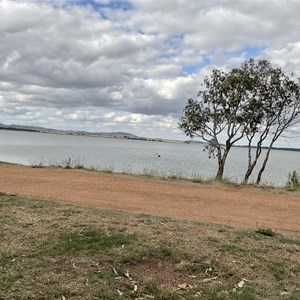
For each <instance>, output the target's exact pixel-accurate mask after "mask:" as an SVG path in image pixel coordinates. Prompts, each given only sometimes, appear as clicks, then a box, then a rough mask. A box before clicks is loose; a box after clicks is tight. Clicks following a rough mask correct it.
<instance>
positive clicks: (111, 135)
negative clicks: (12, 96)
mask: <svg viewBox="0 0 300 300" xmlns="http://www.w3.org/2000/svg"><path fill="white" fill-rule="evenodd" d="M1 129H2V130H17V131H29V132H39V133H51V134H66V135H84V136H99V137H109V138H117V139H130V140H145V141H156V142H167V141H172V142H180V141H175V140H168V139H160V138H147V137H140V136H137V135H135V134H132V133H128V132H122V131H117V132H89V131H74V130H58V129H52V128H45V127H37V126H26V125H15V124H11V125H5V124H2V123H0V130H1Z"/></svg>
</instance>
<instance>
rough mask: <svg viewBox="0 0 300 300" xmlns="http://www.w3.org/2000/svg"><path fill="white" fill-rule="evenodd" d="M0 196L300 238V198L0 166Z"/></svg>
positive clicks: (279, 193)
mask: <svg viewBox="0 0 300 300" xmlns="http://www.w3.org/2000/svg"><path fill="white" fill-rule="evenodd" d="M0 192H5V193H11V194H17V195H21V196H28V197H34V198H40V199H51V200H55V201H62V202H65V203H71V204H76V205H84V206H92V207H101V208H108V209H117V210H124V211H132V212H138V213H146V214H152V215H158V216H169V217H174V218H178V219H188V220H197V221H204V222H212V223H218V224H227V225H230V226H235V227H244V228H255V227H270V228H272V229H273V230H275V231H281V232H290V233H297V234H298V233H300V193H299V192H297V193H287V192H282V191H278V190H271V191H266V190H262V189H257V188H253V187H232V186H230V187H229V186H221V185H202V184H195V183H189V182H176V181H164V180H157V179H145V178H142V177H134V176H125V175H116V174H103V173H98V172H88V171H82V170H63V169H34V168H30V167H23V166H15V165H0Z"/></svg>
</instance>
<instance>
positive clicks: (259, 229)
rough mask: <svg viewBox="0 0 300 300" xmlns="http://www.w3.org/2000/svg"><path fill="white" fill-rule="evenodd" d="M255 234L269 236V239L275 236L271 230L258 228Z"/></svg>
mask: <svg viewBox="0 0 300 300" xmlns="http://www.w3.org/2000/svg"><path fill="white" fill-rule="evenodd" d="M255 232H256V233H258V234H262V235H265V236H271V237H274V236H275V235H276V233H275V232H274V231H273V230H272V229H271V228H258V229H257V230H255Z"/></svg>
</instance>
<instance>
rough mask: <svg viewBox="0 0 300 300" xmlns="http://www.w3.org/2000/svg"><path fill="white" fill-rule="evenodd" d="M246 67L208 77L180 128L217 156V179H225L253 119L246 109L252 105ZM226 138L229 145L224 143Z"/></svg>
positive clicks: (209, 152) (189, 106)
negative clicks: (234, 150) (231, 156)
mask: <svg viewBox="0 0 300 300" xmlns="http://www.w3.org/2000/svg"><path fill="white" fill-rule="evenodd" d="M245 75H247V74H245V73H244V70H243V69H242V68H234V69H232V70H231V71H230V72H227V73H226V72H224V71H222V70H218V69H214V70H213V71H212V74H211V75H210V76H206V77H205V78H204V81H203V83H202V85H201V86H202V89H201V90H200V91H199V93H198V99H197V100H194V99H192V98H191V99H189V100H188V102H187V104H186V106H185V108H184V116H183V117H182V118H181V119H180V121H179V128H180V129H181V130H182V131H183V132H184V133H185V134H186V135H188V136H190V137H191V138H192V137H195V136H197V137H200V138H201V139H203V140H204V141H206V142H207V144H206V147H205V150H207V151H208V154H209V157H214V158H215V157H216V158H217V161H218V169H217V174H216V177H215V179H216V180H222V178H223V174H224V168H225V163H226V159H227V156H228V153H229V152H230V150H231V148H232V146H233V145H234V144H235V143H236V142H238V141H239V140H241V139H242V138H243V137H245V135H246V133H247V130H248V128H249V127H250V126H252V127H253V125H252V123H253V118H252V115H250V114H249V110H248V111H246V110H245V107H248V106H249V103H250V102H251V97H252V93H251V90H252V89H253V88H252V85H251V82H250V81H249V80H248V78H247V76H245ZM223 139H225V144H224V145H223V144H222V143H221V140H223Z"/></svg>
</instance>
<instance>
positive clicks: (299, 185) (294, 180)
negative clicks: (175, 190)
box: [0, 157, 300, 192]
mask: <svg viewBox="0 0 300 300" xmlns="http://www.w3.org/2000/svg"><path fill="white" fill-rule="evenodd" d="M1 164H8V165H20V166H26V167H31V168H61V169H70V170H84V171H88V172H100V173H108V174H118V175H126V176H128V175H129V176H134V177H142V178H146V179H147V178H150V179H159V180H170V181H182V182H191V183H196V184H197V183H198V184H208V185H212V184H223V185H230V186H236V187H238V186H252V187H256V188H259V189H279V190H280V189H284V190H286V191H291V192H293V191H299V190H300V174H298V173H297V172H296V171H292V172H290V173H289V174H288V177H287V181H286V184H285V185H284V186H275V185H273V184H268V183H264V184H259V185H258V184H255V182H251V181H249V182H248V183H244V182H243V181H241V182H237V181H236V180H232V179H231V178H228V177H224V178H223V179H222V180H221V181H216V180H215V178H214V177H213V176H211V177H201V176H195V177H194V178H186V177H183V176H181V175H178V174H170V175H162V174H159V173H157V172H155V171H153V170H144V172H143V173H134V172H131V171H130V170H126V171H119V172H117V171H114V168H113V167H105V168H95V167H92V166H86V165H85V164H84V163H83V162H82V160H81V159H80V157H75V158H74V157H68V158H67V159H61V160H60V161H51V162H46V161H43V160H40V161H34V162H30V164H29V165H22V164H18V163H11V162H5V161H0V165H1Z"/></svg>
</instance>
